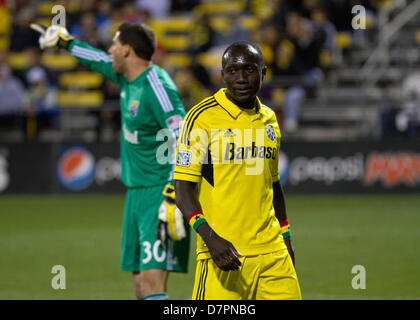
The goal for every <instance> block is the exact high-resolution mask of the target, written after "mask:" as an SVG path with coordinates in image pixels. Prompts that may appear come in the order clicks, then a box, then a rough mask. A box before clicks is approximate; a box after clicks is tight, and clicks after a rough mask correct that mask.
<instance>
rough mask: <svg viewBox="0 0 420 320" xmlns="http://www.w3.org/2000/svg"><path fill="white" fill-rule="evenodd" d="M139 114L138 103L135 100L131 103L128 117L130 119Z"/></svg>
mask: <svg viewBox="0 0 420 320" xmlns="http://www.w3.org/2000/svg"><path fill="white" fill-rule="evenodd" d="M138 112H139V102H138V101H136V100H133V101H131V104H130V115H131V116H132V117H135V116H137V113H138Z"/></svg>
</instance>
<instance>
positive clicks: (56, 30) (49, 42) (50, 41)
mask: <svg viewBox="0 0 420 320" xmlns="http://www.w3.org/2000/svg"><path fill="white" fill-rule="evenodd" d="M31 29H33V30H35V31H37V32H39V33H40V34H41V36H40V37H39V40H38V41H39V46H40V48H41V49H46V48H53V47H56V46H58V47H60V48H67V46H68V45H69V43H70V41H71V40H73V39H74V37H73V36H71V35H70V34H69V32H68V31H67V29H66V28H64V27H60V26H58V25H52V26H49V27H48V28H46V27H44V26H42V25H40V24H36V23H31Z"/></svg>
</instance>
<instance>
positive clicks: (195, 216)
mask: <svg viewBox="0 0 420 320" xmlns="http://www.w3.org/2000/svg"><path fill="white" fill-rule="evenodd" d="M187 221H188V223H189V224H190V226H191V227H192V228H193V229H194V230H195V232H197V229H198V227H199V226H201V225H202V224H203V223H205V222H207V221H206V219H205V218H204V215H203V213H202V212H201V211H195V212H193V213H191V214H190V215H189V216H188V218H187Z"/></svg>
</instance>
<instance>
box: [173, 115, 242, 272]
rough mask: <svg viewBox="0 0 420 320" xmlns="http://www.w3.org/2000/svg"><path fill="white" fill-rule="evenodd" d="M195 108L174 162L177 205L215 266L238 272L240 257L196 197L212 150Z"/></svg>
mask: <svg viewBox="0 0 420 320" xmlns="http://www.w3.org/2000/svg"><path fill="white" fill-rule="evenodd" d="M194 115H196V113H195V112H194V108H192V109H191V110H190V111H189V112H188V113H187V115H186V117H185V120H184V122H183V125H182V128H181V131H180V136H179V141H178V146H177V154H176V162H175V175H174V179H175V191H176V192H175V201H176V204H177V206H178V208H179V209H180V210H181V212H182V213H183V215H184V217H185V218H186V219H187V221H188V223H189V224H190V225H191V227H192V228H193V229H194V230H195V231H196V232H197V233H198V234H199V235H200V236H201V238H202V239H203V241H204V242H205V244H206V245H207V247H208V249H209V252H210V255H211V257H212V259H213V260H214V262H215V263H216V265H217V266H218V267H219V268H220V269H222V270H224V271H227V270H237V269H239V266H240V265H241V263H240V261H239V259H238V257H239V256H240V253H239V252H238V251H237V250H236V249H235V247H234V246H233V245H232V243H230V242H229V241H226V240H225V239H223V238H221V237H220V236H218V235H217V234H216V232H215V231H214V230H213V229H212V228H211V227H210V225H209V224H208V223H207V221H206V219H205V217H206V213H205V212H203V210H202V208H201V205H200V203H199V200H198V197H197V184H198V183H199V182H200V181H201V169H202V165H203V162H204V159H206V158H207V152H208V148H209V131H210V130H209V129H208V128H207V126H206V123H205V122H204V121H201V118H199V117H197V116H195V117H194Z"/></svg>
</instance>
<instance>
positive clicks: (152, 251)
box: [141, 240, 166, 264]
mask: <svg viewBox="0 0 420 320" xmlns="http://www.w3.org/2000/svg"><path fill="white" fill-rule="evenodd" d="M142 246H143V250H144V254H145V255H146V256H145V257H144V258H143V259H142V260H141V262H142V263H144V264H146V263H149V262H150V260H152V258H154V259H155V261H157V262H162V261H163V260H165V258H166V252H165V251H162V253H161V254H160V255H159V247H160V240H156V242H155V243H154V244H153V246H152V244H151V243H150V242H149V241H144V242H143V243H142Z"/></svg>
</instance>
